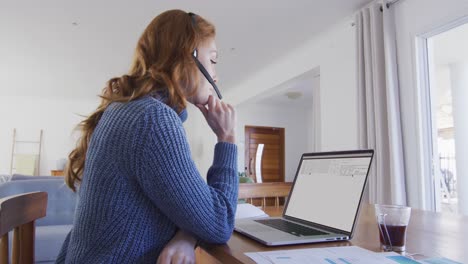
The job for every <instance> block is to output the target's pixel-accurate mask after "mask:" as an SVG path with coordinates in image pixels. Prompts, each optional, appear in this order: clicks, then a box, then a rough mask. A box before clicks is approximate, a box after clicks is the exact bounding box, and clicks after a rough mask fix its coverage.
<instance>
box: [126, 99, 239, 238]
mask: <svg viewBox="0 0 468 264" xmlns="http://www.w3.org/2000/svg"><path fill="white" fill-rule="evenodd" d="M141 124H142V125H141V126H142V127H141V128H140V131H142V133H143V134H144V135H143V137H142V138H144V140H141V141H140V142H141V143H140V144H141V145H138V144H137V145H136V148H137V153H139V154H137V155H139V158H138V159H137V164H135V165H136V166H137V172H138V173H137V178H138V181H139V184H140V186H141V188H142V189H143V191H144V193H145V194H146V195H147V196H148V197H149V199H151V201H152V202H153V203H154V204H155V205H156V206H157V207H158V208H159V209H160V210H161V211H162V212H163V213H164V214H165V215H166V216H167V217H168V218H169V219H170V220H171V221H172V222H174V223H175V224H176V225H177V226H178V227H179V228H181V229H183V230H186V231H188V232H191V233H193V234H194V235H195V236H197V237H198V238H199V239H201V240H202V241H204V242H208V243H225V242H227V241H228V240H229V238H230V236H231V234H232V231H233V228H234V216H235V211H236V205H237V192H238V179H237V147H236V145H235V144H230V143H218V144H216V146H215V153H214V161H213V165H212V166H211V168H210V169H209V171H208V178H207V179H208V184H206V183H205V182H204V180H203V179H202V178H201V176H200V173H199V172H198V170H197V168H196V166H195V163H194V162H193V160H192V157H191V153H190V149H189V145H188V142H187V139H186V136H185V131H184V128H183V126H182V122H181V121H180V119H179V117H178V116H177V115H176V113H175V112H174V111H173V110H172V109H169V108H166V107H164V108H161V107H159V108H157V107H152V108H151V109H150V110H149V111H147V114H146V115H145V118H144V120H143V122H142V123H141ZM138 150H140V151H138Z"/></svg>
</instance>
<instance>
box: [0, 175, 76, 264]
mask: <svg viewBox="0 0 468 264" xmlns="http://www.w3.org/2000/svg"><path fill="white" fill-rule="evenodd" d="M35 191H44V192H47V193H48V202H47V212H46V216H45V217H44V218H41V219H38V220H37V221H36V242H35V262H36V263H54V262H55V259H56V258H57V255H58V253H59V251H60V248H61V247H62V244H63V241H64V240H65V237H66V236H67V234H68V233H69V231H70V229H71V227H72V224H73V217H74V212H75V207H76V199H77V198H76V194H74V193H73V192H72V191H71V190H70V189H69V188H68V187H67V186H66V185H65V182H64V179H63V177H52V176H24V177H18V176H17V177H15V175H13V177H12V178H11V180H10V181H8V182H6V183H3V184H0V198H3V197H6V196H10V195H15V194H20V193H27V192H35ZM12 237H13V236H12V235H10V243H11V239H12Z"/></svg>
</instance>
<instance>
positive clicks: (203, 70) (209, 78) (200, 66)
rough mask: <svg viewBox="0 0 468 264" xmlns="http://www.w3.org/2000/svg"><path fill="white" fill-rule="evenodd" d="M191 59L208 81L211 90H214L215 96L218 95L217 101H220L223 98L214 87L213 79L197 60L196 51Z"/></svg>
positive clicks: (216, 87)
mask: <svg viewBox="0 0 468 264" xmlns="http://www.w3.org/2000/svg"><path fill="white" fill-rule="evenodd" d="M192 56H193V59H194V60H195V63H196V64H197V66H198V69H200V71H201V72H202V73H203V75H204V76H205V78H206V79H207V80H208V82H209V83H211V85H212V86H213V89H214V90H215V92H216V94H217V95H218V98H219V99H222V98H223V97H222V96H221V93H220V92H219V89H218V86H216V83H215V82H214V80H213V78H211V76H210V74H209V73H208V72H207V71H206V69H205V67H203V65H202V64H201V62H200V61H199V60H198V59H197V50H194V51H193V54H192Z"/></svg>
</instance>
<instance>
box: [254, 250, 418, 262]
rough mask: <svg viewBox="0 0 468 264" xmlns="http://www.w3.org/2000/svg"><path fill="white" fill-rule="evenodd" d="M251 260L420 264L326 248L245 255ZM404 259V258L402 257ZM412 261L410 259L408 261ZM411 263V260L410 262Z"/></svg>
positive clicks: (364, 252) (355, 251)
mask: <svg viewBox="0 0 468 264" xmlns="http://www.w3.org/2000/svg"><path fill="white" fill-rule="evenodd" d="M245 254H246V255H247V256H248V257H249V258H251V259H252V260H253V261H255V262H256V263H259V264H272V263H273V264H286V263H287V264H299V263H301V264H306V263H314V264H315V263H317V264H320V263H323V264H375V263H382V264H397V263H408V264H412V263H418V262H416V261H415V262H401V261H402V260H401V259H398V260H393V259H390V258H387V256H384V255H379V254H376V253H374V252H372V251H369V250H366V249H363V248H360V247H356V246H349V247H326V248H309V249H293V250H277V251H265V252H250V253H245ZM401 257H403V256H401ZM408 260H410V259H408ZM410 261H411V260H410Z"/></svg>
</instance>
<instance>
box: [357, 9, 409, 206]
mask: <svg viewBox="0 0 468 264" xmlns="http://www.w3.org/2000/svg"><path fill="white" fill-rule="evenodd" d="M356 26H357V30H356V32H357V72H358V76H357V80H358V122H359V125H358V129H359V130H358V135H359V139H358V140H359V146H360V147H361V148H371V149H374V150H375V156H374V161H373V165H372V169H371V172H370V175H369V186H368V195H369V202H370V203H383V204H400V205H406V184H405V171H404V157H403V145H402V132H401V119H400V103H399V100H400V99H399V91H398V90H399V86H398V73H397V64H396V48H395V45H396V39H395V23H394V19H393V12H392V8H391V7H390V8H387V7H386V4H385V2H384V1H376V2H374V3H371V4H370V5H368V6H367V7H365V8H364V9H362V10H360V11H359V12H358V13H357V15H356Z"/></svg>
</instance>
